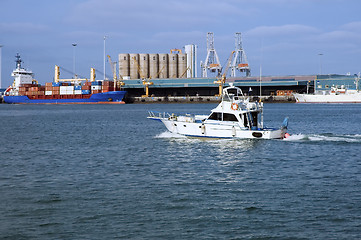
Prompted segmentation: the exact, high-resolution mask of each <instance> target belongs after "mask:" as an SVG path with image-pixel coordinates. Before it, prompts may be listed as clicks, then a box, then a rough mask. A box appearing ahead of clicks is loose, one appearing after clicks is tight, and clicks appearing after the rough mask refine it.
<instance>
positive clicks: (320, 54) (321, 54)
mask: <svg viewBox="0 0 361 240" xmlns="http://www.w3.org/2000/svg"><path fill="white" fill-rule="evenodd" d="M318 56H320V75H321V74H322V56H323V53H319V54H318Z"/></svg>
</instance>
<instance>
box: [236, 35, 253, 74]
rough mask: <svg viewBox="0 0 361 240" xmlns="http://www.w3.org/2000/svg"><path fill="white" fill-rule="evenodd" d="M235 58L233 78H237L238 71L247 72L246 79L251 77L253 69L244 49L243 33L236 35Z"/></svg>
mask: <svg viewBox="0 0 361 240" xmlns="http://www.w3.org/2000/svg"><path fill="white" fill-rule="evenodd" d="M235 53H236V54H235V56H234V59H233V62H232V65H231V70H232V71H231V76H232V77H236V72H237V70H238V71H240V72H245V73H246V77H249V76H251V68H250V67H249V64H248V60H247V56H246V52H245V51H244V50H243V48H242V37H241V33H240V32H237V33H236V34H235Z"/></svg>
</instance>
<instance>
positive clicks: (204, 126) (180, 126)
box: [149, 117, 287, 139]
mask: <svg viewBox="0 0 361 240" xmlns="http://www.w3.org/2000/svg"><path fill="white" fill-rule="evenodd" d="M149 118H150V119H153V120H157V121H161V122H162V123H163V124H164V125H165V126H166V128H167V129H168V131H170V132H172V133H176V134H181V135H185V136H190V137H202V138H236V139H257V138H258V139H283V138H284V137H285V134H286V131H287V129H282V128H280V129H273V128H263V129H252V130H250V129H245V128H241V127H239V125H238V124H237V123H230V124H226V125H225V124H224V122H223V124H213V123H198V122H180V121H174V120H169V119H167V118H157V117H149Z"/></svg>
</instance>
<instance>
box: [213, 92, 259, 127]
mask: <svg viewBox="0 0 361 240" xmlns="http://www.w3.org/2000/svg"><path fill="white" fill-rule="evenodd" d="M262 108H263V105H262V103H257V102H249V99H246V98H245V97H244V96H243V93H242V90H241V89H240V88H238V87H234V86H233V85H231V86H230V87H227V88H225V89H224V90H223V96H222V102H221V103H220V104H219V105H218V106H217V107H216V108H215V109H213V110H212V113H211V114H210V115H209V116H208V118H207V119H206V121H207V122H209V123H210V122H214V121H221V122H222V124H227V122H229V123H230V124H233V123H234V122H238V125H239V126H242V127H243V128H247V129H258V128H262V127H263V126H262V125H263V124H262V122H261V119H262V118H261V114H262ZM232 122H233V123H232ZM214 123H215V122H214Z"/></svg>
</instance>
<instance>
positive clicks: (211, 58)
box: [201, 32, 222, 77]
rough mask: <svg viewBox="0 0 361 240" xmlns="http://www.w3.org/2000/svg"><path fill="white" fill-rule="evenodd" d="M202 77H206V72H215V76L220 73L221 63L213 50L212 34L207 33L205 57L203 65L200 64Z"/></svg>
mask: <svg viewBox="0 0 361 240" xmlns="http://www.w3.org/2000/svg"><path fill="white" fill-rule="evenodd" d="M201 68H202V77H207V70H210V71H211V72H213V73H214V72H217V76H219V75H220V73H221V71H222V66H221V63H220V62H219V58H218V55H217V52H216V49H215V48H214V36H213V33H212V32H209V33H207V57H206V60H205V61H204V63H202V62H201Z"/></svg>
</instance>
